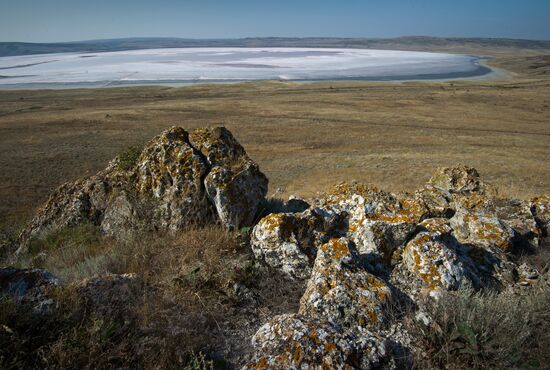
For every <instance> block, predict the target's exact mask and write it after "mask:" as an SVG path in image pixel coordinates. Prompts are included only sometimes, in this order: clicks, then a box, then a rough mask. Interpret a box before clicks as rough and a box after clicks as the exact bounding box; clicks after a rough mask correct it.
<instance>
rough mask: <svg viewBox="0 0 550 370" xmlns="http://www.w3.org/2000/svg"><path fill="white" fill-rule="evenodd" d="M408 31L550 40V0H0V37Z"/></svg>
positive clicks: (353, 34)
mask: <svg viewBox="0 0 550 370" xmlns="http://www.w3.org/2000/svg"><path fill="white" fill-rule="evenodd" d="M405 35H430V36H457V37H511V38H527V39H543V40H550V0H477V1H474V0H394V1H391V0H384V1H383V0H363V1H361V0H356V1H352V0H339V1H310V0H277V1H271V0H255V1H254V0H227V1H226V0H218V1H213V0H202V1H200V0H179V1H178V0H156V1H145V0H131V1H130V0H88V1H81V0H0V41H29V42H51V41H76V40H89V39H102V38H118V37H142V36H151V37H185V38H236V37H260V36H261V37H265V36H284V37H292V36H296V37H306V36H323V37H330V36H334V37H339V36H341V37H396V36H405Z"/></svg>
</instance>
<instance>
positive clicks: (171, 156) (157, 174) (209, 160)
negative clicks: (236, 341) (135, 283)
mask: <svg viewBox="0 0 550 370" xmlns="http://www.w3.org/2000/svg"><path fill="white" fill-rule="evenodd" d="M120 161H121V159H120V158H119V157H117V158H115V159H114V160H113V161H111V162H110V163H109V165H108V167H107V168H106V169H105V170H103V171H100V172H99V173H98V174H96V175H94V176H91V177H89V178H86V179H82V180H77V181H75V182H73V183H67V184H64V185H62V186H60V187H59V188H58V189H56V190H55V191H54V192H53V193H52V195H51V196H50V198H49V199H48V201H47V202H46V204H45V205H44V206H43V207H42V208H40V209H39V210H38V211H37V213H36V215H35V217H34V218H33V220H32V221H31V223H30V224H29V225H28V227H27V228H26V229H25V230H24V232H23V233H22V236H21V241H22V248H20V252H21V251H24V249H25V245H26V243H27V242H28V241H29V240H30V239H31V238H33V237H42V236H44V235H47V234H48V233H50V232H52V231H56V230H59V229H62V228H65V227H70V226H74V225H78V224H82V223H91V224H93V225H97V226H98V227H99V228H100V229H101V230H102V231H103V233H104V234H106V235H110V236H115V237H124V236H127V235H128V234H131V233H132V232H133V231H134V230H136V229H140V230H143V229H145V230H147V229H149V230H177V229H180V228H182V227H184V226H185V225H188V224H190V223H199V224H204V223H210V222H214V221H215V220H216V219H219V220H220V222H221V223H222V224H223V225H225V226H226V227H227V228H239V227H242V226H249V225H251V224H252V223H253V222H254V219H255V217H256V215H257V214H258V212H259V211H260V206H261V204H262V203H263V202H264V199H265V195H266V193H267V185H268V180H267V178H266V177H265V175H264V174H263V173H262V172H261V171H260V169H259V167H258V166H257V165H256V164H255V163H254V162H253V161H252V160H251V159H250V158H249V157H248V156H247V154H246V152H245V150H244V149H243V148H242V146H241V145H240V144H239V143H238V142H237V141H236V139H235V138H234V137H233V135H232V134H231V133H230V132H229V131H228V130H227V129H225V128H223V127H218V128H214V129H210V128H208V129H196V130H195V131H193V132H192V133H191V134H188V133H187V131H185V130H184V129H183V128H181V127H172V128H170V129H168V130H166V131H164V132H163V133H161V134H160V135H158V136H157V137H155V138H153V139H152V140H151V141H150V142H149V143H148V144H147V145H146V146H145V148H144V149H143V151H142V152H141V154H140V155H139V157H138V158H137V160H136V163H135V164H133V165H132V166H130V168H127V169H126V168H122V167H123V166H121V165H120Z"/></svg>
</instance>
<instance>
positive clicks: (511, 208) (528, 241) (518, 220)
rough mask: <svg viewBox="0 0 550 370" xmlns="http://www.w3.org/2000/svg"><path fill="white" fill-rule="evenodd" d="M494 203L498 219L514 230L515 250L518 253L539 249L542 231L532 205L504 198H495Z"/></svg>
mask: <svg viewBox="0 0 550 370" xmlns="http://www.w3.org/2000/svg"><path fill="white" fill-rule="evenodd" d="M493 203H494V207H495V208H494V212H495V214H496V217H497V218H498V219H499V220H500V221H501V222H502V223H504V224H506V225H507V226H509V227H510V228H512V230H514V235H515V238H514V240H513V241H512V242H513V244H514V248H515V249H517V250H518V251H524V250H526V249H531V251H533V250H534V249H536V248H538V246H539V240H540V237H541V230H539V228H538V225H537V221H536V219H535V217H534V216H533V213H532V211H531V204H530V203H529V202H526V201H523V200H520V199H503V198H495V199H494V200H493Z"/></svg>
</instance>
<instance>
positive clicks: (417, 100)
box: [0, 51, 550, 223]
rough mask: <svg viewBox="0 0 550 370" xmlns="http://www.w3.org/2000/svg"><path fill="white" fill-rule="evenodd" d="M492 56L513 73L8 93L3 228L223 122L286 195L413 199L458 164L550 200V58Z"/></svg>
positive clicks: (513, 192)
mask: <svg viewBox="0 0 550 370" xmlns="http://www.w3.org/2000/svg"><path fill="white" fill-rule="evenodd" d="M548 53H549V54H550V51H548ZM494 54H495V55H497V58H495V59H493V60H491V61H490V63H491V64H492V65H493V66H496V67H499V68H503V69H505V70H506V71H507V72H506V74H507V77H506V78H501V79H496V80H469V81H465V80H463V81H454V82H433V81H417V82H404V83H390V82H387V83H376V82H360V81H351V82H330V83H329V82H323V83H290V82H252V83H241V84H215V85H195V86H188V87H179V88H174V87H152V86H149V87H128V88H105V89H79V90H35V91H32V90H29V91H0V153H1V155H0V223H2V222H5V221H12V220H24V219H26V218H28V217H29V216H30V215H31V214H32V211H33V210H34V209H35V208H36V207H37V206H39V205H40V204H41V203H42V202H43V201H45V200H46V199H47V196H48V194H49V192H50V191H51V190H52V189H53V188H55V187H56V186H58V185H60V184H61V183H63V182H65V181H70V180H74V179H76V178H79V177H82V176H86V175H90V174H93V173H94V172H96V171H98V170H100V169H102V168H103V167H105V165H106V163H107V161H108V160H109V159H111V158H113V157H114V156H115V155H116V154H117V153H119V152H121V151H122V150H123V149H124V148H126V147H127V146H129V145H143V144H144V143H145V142H146V141H147V140H149V139H150V138H152V137H153V136H155V135H157V134H158V133H159V132H160V131H162V130H163V129H165V128H167V127H170V126H173V125H179V126H183V127H185V128H193V127H197V126H205V125H225V126H226V127H228V128H229V129H230V130H231V131H232V132H233V133H234V135H235V136H236V137H237V139H238V140H239V141H240V142H241V143H242V145H243V146H244V147H245V149H246V150H247V152H248V153H249V154H250V156H251V157H252V158H253V159H254V160H255V161H257V162H258V163H259V164H260V166H261V169H262V170H263V171H264V172H265V173H266V175H267V176H268V177H269V179H270V194H274V193H277V195H280V196H282V195H289V194H295V195H300V196H304V197H308V196H312V195H314V194H315V193H316V192H318V191H322V190H324V189H326V188H327V187H328V186H330V185H332V184H334V183H336V182H339V181H349V180H358V181H363V182H368V183H371V184H374V185H376V186H378V187H381V188H384V189H387V190H392V191H402V190H404V191H413V190H414V189H415V188H417V187H419V186H420V185H422V184H423V183H424V182H426V181H427V179H428V178H429V176H430V174H431V173H432V172H433V171H434V169H435V168H436V167H438V166H447V165H453V164H456V163H458V162H460V163H464V164H467V165H470V166H473V167H475V168H477V169H478V170H479V171H480V173H481V174H482V176H483V178H484V179H486V180H487V181H489V182H491V183H493V184H495V185H496V186H497V187H498V188H499V189H500V191H501V193H503V194H505V195H509V196H517V197H522V198H525V197H529V196H532V195H535V194H538V193H544V192H546V193H548V192H549V185H550V160H549V158H550V79H548V78H547V76H550V73H549V70H550V68H549V65H550V61H549V56H548V55H542V53H541V52H538V54H537V53H536V52H533V51H530V52H525V53H523V52H518V53H515V54H514V53H511V52H510V51H508V53H507V54H506V53H502V52H498V53H497V52H495V53H494Z"/></svg>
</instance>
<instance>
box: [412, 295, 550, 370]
mask: <svg viewBox="0 0 550 370" xmlns="http://www.w3.org/2000/svg"><path fill="white" fill-rule="evenodd" d="M548 307H550V290H549V289H548V288H541V289H534V290H533V291H530V292H525V294H518V293H517V292H516V293H512V292H510V293H508V292H506V293H501V294H500V295H497V294H494V293H491V294H482V293H474V292H473V291H471V290H468V289H465V290H461V291H459V292H449V293H447V294H445V295H444V296H443V297H442V298H441V299H440V300H439V302H431V303H430V304H428V305H427V306H426V307H425V310H426V312H427V314H428V316H429V317H430V318H431V320H432V321H431V323H430V324H429V325H428V326H426V325H424V324H423V323H422V322H421V321H419V320H415V319H412V318H411V319H409V320H407V322H408V329H409V332H410V333H411V334H412V335H413V338H414V342H415V344H416V345H417V346H418V348H421V349H422V352H423V355H422V354H420V353H417V354H416V359H415V362H416V365H417V367H418V368H446V369H464V368H476V369H482V368H483V369H507V368H514V369H518V368H522V369H540V368H544V367H545V366H547V365H548V364H549V363H550V352H548V348H550V311H549V310H548Z"/></svg>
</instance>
